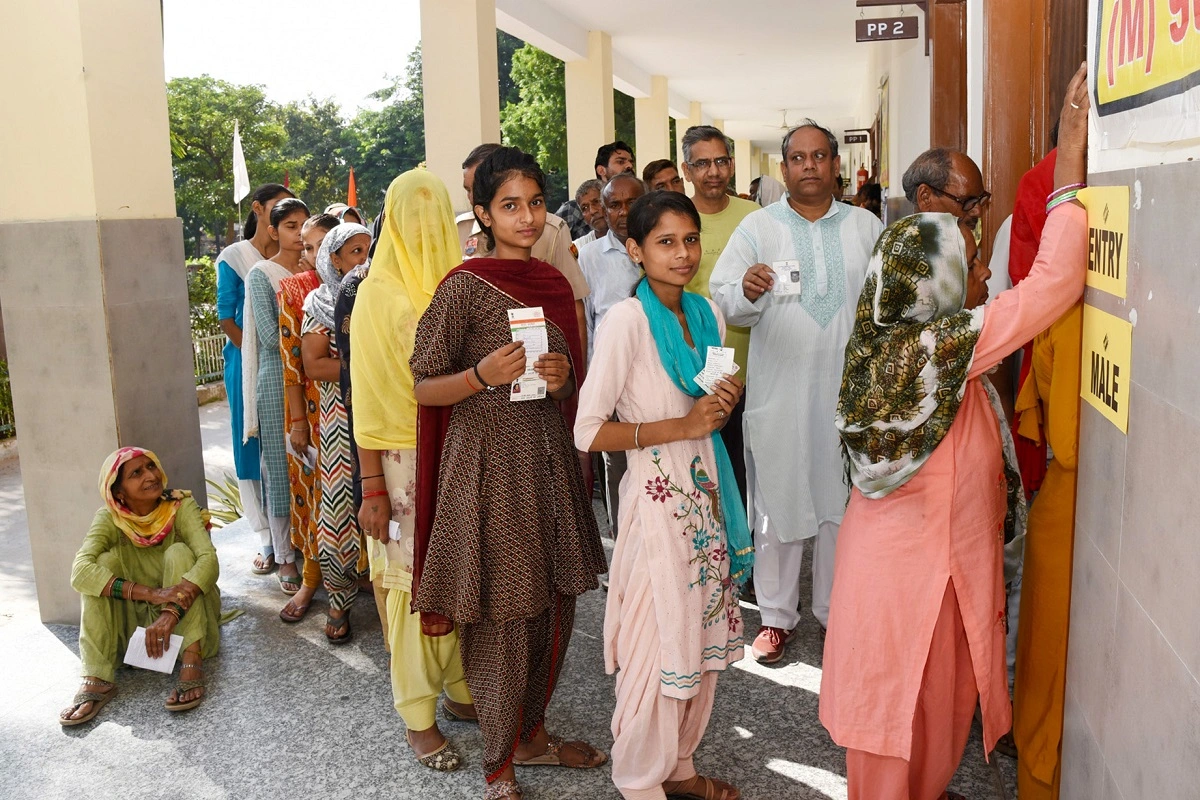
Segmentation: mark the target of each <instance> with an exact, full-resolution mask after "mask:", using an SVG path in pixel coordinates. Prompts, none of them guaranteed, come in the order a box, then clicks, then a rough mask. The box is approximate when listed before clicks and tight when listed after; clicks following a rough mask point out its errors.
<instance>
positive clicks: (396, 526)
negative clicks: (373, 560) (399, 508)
mask: <svg viewBox="0 0 1200 800" xmlns="http://www.w3.org/2000/svg"><path fill="white" fill-rule="evenodd" d="M402 535H403V534H401V533H400V523H399V522H396V520H394V519H389V520H388V538H389V539H391V540H392V541H393V542H398V541H400V537H401V536H402Z"/></svg>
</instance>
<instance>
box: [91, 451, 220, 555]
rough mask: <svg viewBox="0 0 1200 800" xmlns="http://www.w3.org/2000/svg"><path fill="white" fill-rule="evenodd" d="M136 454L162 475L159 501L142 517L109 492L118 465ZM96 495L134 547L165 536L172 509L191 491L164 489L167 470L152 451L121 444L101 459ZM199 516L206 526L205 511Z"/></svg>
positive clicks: (172, 524)
mask: <svg viewBox="0 0 1200 800" xmlns="http://www.w3.org/2000/svg"><path fill="white" fill-rule="evenodd" d="M138 456H146V457H147V458H149V459H150V460H151V461H153V462H154V465H155V466H156V467H158V472H159V474H160V475H161V476H162V485H163V498H162V502H160V503H159V504H158V506H157V507H156V508H155V509H154V510H153V511H151V512H150V513H149V514H146V515H145V516H139V515H137V514H134V513H133V512H132V511H131V510H129V509H128V508H126V507H125V506H124V505H122V504H121V503H120V502H118V500H117V498H116V497H114V496H113V491H112V490H113V487H114V486H115V485H116V483H117V477H118V476H119V475H120V474H121V466H122V465H123V464H125V463H127V462H129V461H132V460H133V459H135V458H137V457H138ZM100 496H101V497H102V498H104V505H105V507H106V508H108V512H109V514H111V515H112V519H113V523H114V524H115V525H116V526H117V527H118V528H120V529H121V532H122V533H124V534H125V535H126V536H128V537H129V541H131V542H133V543H134V544H135V545H136V546H138V547H153V546H154V545H156V544H158V543H160V542H161V541H162V540H163V539H165V538H167V536H168V535H169V534H170V533H171V531H172V530H174V528H175V512H176V511H178V510H179V505H180V503H182V502H183V500H184V498H186V497H191V496H192V493H191V492H188V491H184V490H182V489H175V490H173V491H169V492H168V491H167V473H166V472H164V471H163V468H162V462H161V461H159V460H158V456H156V455H154V453H153V452H151V451H149V450H144V449H142V448H140V447H122V448H121V449H120V450H117V451H116V452H114V453H113V454H112V455H110V456H109V457H108V458H106V459H104V466H102V467H101V468H100ZM201 515H202V516H203V517H204V523H205V525H206V526H207V525H208V512H207V511H203V510H202V511H201Z"/></svg>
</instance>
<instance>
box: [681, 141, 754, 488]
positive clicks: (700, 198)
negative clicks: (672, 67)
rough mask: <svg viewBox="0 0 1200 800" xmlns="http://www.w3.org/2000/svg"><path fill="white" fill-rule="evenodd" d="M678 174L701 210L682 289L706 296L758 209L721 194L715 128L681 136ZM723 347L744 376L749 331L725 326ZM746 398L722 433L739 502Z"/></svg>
mask: <svg viewBox="0 0 1200 800" xmlns="http://www.w3.org/2000/svg"><path fill="white" fill-rule="evenodd" d="M682 166H683V175H684V177H685V178H687V180H688V182H689V183H691V184H692V187H693V188H694V189H695V195H694V196H693V197H692V202H693V203H695V204H696V210H697V211H699V212H700V246H701V248H702V254H701V256H700V268H699V269H697V270H696V274H695V276H694V277H693V278H692V280H691V282H690V283H688V285H687V290H688V291H689V292H695V293H697V294H702V295H704V296H705V297H708V296H709V291H708V279H709V277H710V276H711V275H712V271H713V267H714V266H716V264H717V259H718V258H720V256H721V252H722V251H723V250H724V249H725V245H726V244H728V243H729V237H730V236H732V235H733V231H734V229H735V228H737V226H738V223H739V222H741V221H742V220H743V219H744V218H745V217H746V215H747V214H749V213H750V212H752V211H758V210H759V206H758V204H757V203H752V202H750V201H749V200H743V199H742V198H740V197H731V196H730V195H729V193H728V192H727V191H726V190H727V189H728V188H729V181H730V180H731V179H732V178H733V169H734V163H733V156H732V155H730V141H729V139H728V138H726V136H725V134H724V133H722V132H721V131H720V130H719V129H718V128H714V127H713V126H711V125H693V126H692V127H690V128H688V129H687V130H686V131H684V134H683V163H682ZM725 346H726V347H732V348H733V350H734V357H733V360H734V361H736V362H737V365H738V367H739V377H741V378H743V379H744V378H745V377H746V356H747V354H748V353H749V351H750V331H749V330H748V329H747V328H739V327H736V326H733V325H730V326H729V327H728V329H727V331H726V333H725ZM745 402H746V401H745V396H744V395H743V398H742V400H741V402H739V403H738V404H737V407H736V408H734V410H733V413H732V414H730V416H729V422H728V424H726V425H725V429H724V430H723V431H722V432H721V436H722V437H723V438H724V439H725V449H727V450H728V451H729V460H730V461H732V462H733V472H734V476H735V477H736V478H737V482H738V488H739V489H740V490H741V492H742V497H743V499H744V498H745V496H746V460H745V452H744V450H743V444H742V411H743V409H744V407H745Z"/></svg>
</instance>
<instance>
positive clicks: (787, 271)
mask: <svg viewBox="0 0 1200 800" xmlns="http://www.w3.org/2000/svg"><path fill="white" fill-rule="evenodd" d="M771 269H772V270H773V271H774V272H775V285H774V286H772V287H771V293H772V294H776V295H780V296H787V295H797V296H798V295H800V294H801V292H802V287H801V284H800V262H799V261H791V260H789V261H774V262H772V263H771Z"/></svg>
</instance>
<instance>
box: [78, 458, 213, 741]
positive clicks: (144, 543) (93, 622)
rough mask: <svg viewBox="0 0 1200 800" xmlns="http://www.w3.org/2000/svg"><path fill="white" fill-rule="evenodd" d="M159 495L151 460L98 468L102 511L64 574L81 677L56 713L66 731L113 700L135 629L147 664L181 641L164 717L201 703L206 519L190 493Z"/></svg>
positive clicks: (207, 644)
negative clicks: (74, 604) (71, 592)
mask: <svg viewBox="0 0 1200 800" xmlns="http://www.w3.org/2000/svg"><path fill="white" fill-rule="evenodd" d="M166 488H167V476H166V473H164V472H163V469H162V465H161V464H160V463H159V460H158V456H156V455H154V453H152V452H150V451H149V450H143V449H141V448H139V447H123V448H121V449H120V450H117V451H116V452H115V453H113V454H112V455H110V456H109V457H108V458H107V459H106V460H105V462H104V466H103V468H101V470H100V494H101V496H102V497H103V498H104V508H101V509H100V510H99V511H97V512H96V517H95V519H94V520H92V527H91V530H89V531H88V534H87V536H86V537H85V538H84V540H83V545H82V546H81V547H80V548H79V552H78V553H76V555H75V563H74V564H73V565H72V567H71V586H72V587H73V588H74V589H75V590H76V591H77V592H79V593H80V594H81V595H83V598H82V599H83V613H82V614H81V616H80V623H79V658H80V661H81V663H82V668H81V670H82V673H83V676H84V677H83V686H81V687H80V690H79V693H78V694H76V695H75V698H74V699H73V700H72V701H71V706H70V707H69V708H66V709H64V710H63V712H62V713H61V714H60V715H59V722H60V723H62V724H63V725H79V724H82V723H84V722H87V721H88V720H90V719H92V718H93V717H95V716H96V714H97V713H99V711H100V709H102V708H104V706H105V705H106V704H107V703H108V701H109V700H111V699H112V698H113V696H114V695H115V694H116V693H117V687H116V685H115V684H114V683H113V677H114V673H115V671H116V667H117V665H118V664H120V663H121V662H122V661H123V660H124V656H125V648H126V646H127V644H128V642H129V637H130V636H131V635H132V634H133V632H134V630H136V629H137V628H138V627H144V628H145V629H146V655H147V656H149V657H150V658H160V657H161V656H162V655H163V653H164V652H166V650H167V648H168V647H169V646H170V642H171V634H178V635H179V636H182V637H183V646H182V648H181V653H180V662H181V664H182V669H181V670H180V673H179V683H178V684H177V685H176V686H175V689H174V690H173V691H172V692H171V694H170V696H169V697H168V698H167V701H166V704H165V707H166V709H167V710H168V711H187V710H188V709H191V708H195V707H196V706H198V705H200V701H201V700H203V699H204V694H205V689H204V685H205V681H204V672H203V671H202V670H201V659H203V658H210V657H212V656H214V655H216V653H217V647H218V646H219V644H220V634H219V633H218V630H217V626H218V625H219V624H220V618H221V594H220V592H219V591H218V590H217V576H218V574H219V572H220V567H219V566H218V564H217V551H216V550H215V549H214V548H213V545H212V540H211V539H210V538H209V533H208V513H207V512H206V511H204V510H203V509H201V508H200V506H198V505H196V501H195V500H193V499H192V493H191V492H187V491H181V490H178V489H176V490H173V491H170V492H168V491H166Z"/></svg>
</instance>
